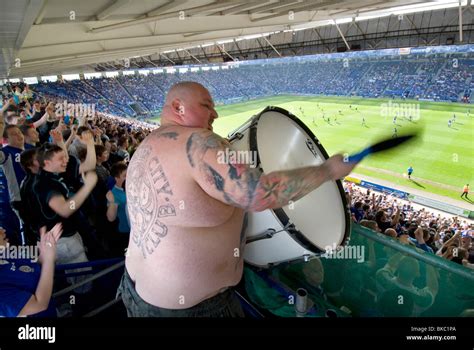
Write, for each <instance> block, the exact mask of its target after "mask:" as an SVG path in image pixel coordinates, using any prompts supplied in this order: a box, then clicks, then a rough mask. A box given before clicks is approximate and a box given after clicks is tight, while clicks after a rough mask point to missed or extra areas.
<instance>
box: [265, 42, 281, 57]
mask: <svg viewBox="0 0 474 350" xmlns="http://www.w3.org/2000/svg"><path fill="white" fill-rule="evenodd" d="M262 38H263V40H265V41H266V42H267V43H268V45H270V46H271V47H272V49H273V51H275V52H276V53H277V55H278V56H280V57H281V53H279V52H278V50H277V49H275V46H273V45H272V43H271V42H270V41H269V40H268V39H267V38H265V37H262Z"/></svg>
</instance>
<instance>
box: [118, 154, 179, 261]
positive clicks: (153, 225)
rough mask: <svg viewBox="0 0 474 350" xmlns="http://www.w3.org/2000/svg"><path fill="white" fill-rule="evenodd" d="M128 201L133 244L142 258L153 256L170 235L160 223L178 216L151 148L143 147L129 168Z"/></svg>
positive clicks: (168, 185) (165, 180) (171, 193)
mask: <svg viewBox="0 0 474 350" xmlns="http://www.w3.org/2000/svg"><path fill="white" fill-rule="evenodd" d="M128 177H129V181H127V202H128V210H129V215H130V223H131V226H132V242H133V243H135V244H136V245H137V246H138V247H139V248H140V249H141V251H142V254H143V257H144V258H146V257H147V255H150V254H152V253H153V252H154V251H155V249H156V248H157V247H158V245H159V244H160V242H161V240H162V239H163V238H164V237H165V236H166V235H167V233H168V227H167V226H166V225H165V224H164V223H163V222H162V221H161V220H160V219H161V218H164V217H167V216H176V209H175V208H174V206H173V205H172V204H171V203H170V199H171V197H172V196H173V190H172V189H171V187H170V184H169V181H168V178H167V177H166V174H165V172H164V171H163V166H162V165H161V164H160V161H159V159H158V157H157V156H153V155H152V150H151V147H150V146H148V145H142V147H140V148H139V149H138V150H137V152H136V153H135V155H134V157H133V158H132V161H131V163H130V166H129V176H128Z"/></svg>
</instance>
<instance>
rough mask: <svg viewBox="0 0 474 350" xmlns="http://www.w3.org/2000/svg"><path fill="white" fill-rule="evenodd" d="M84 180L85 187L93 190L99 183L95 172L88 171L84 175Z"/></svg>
mask: <svg viewBox="0 0 474 350" xmlns="http://www.w3.org/2000/svg"><path fill="white" fill-rule="evenodd" d="M82 180H83V181H84V185H85V186H90V187H91V188H93V187H94V186H95V184H96V183H97V173H96V172H95V170H92V171H88V172H86V173H85V174H82Z"/></svg>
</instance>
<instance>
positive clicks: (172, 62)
mask: <svg viewBox="0 0 474 350" xmlns="http://www.w3.org/2000/svg"><path fill="white" fill-rule="evenodd" d="M159 54H160V55H161V56H163V57H164V58H166V59H167V60H168V61H170V62H171V64H175V63H174V61H173V60H172V59H170V58H168V56H166V55H165V54H164V53H161V52H160V53H159Z"/></svg>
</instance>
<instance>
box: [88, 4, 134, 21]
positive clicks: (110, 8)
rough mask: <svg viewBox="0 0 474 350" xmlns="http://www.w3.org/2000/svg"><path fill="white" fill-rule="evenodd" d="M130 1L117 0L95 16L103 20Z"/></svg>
mask: <svg viewBox="0 0 474 350" xmlns="http://www.w3.org/2000/svg"><path fill="white" fill-rule="evenodd" d="M129 3H130V0H115V1H114V2H113V3H112V4H110V5H109V6H107V7H106V8H105V9H103V10H102V11H100V12H99V13H98V14H96V15H95V16H94V17H95V18H96V19H97V20H98V21H102V20H104V19H106V18H107V17H109V16H110V15H111V14H112V13H114V12H115V11H117V10H118V9H119V8H121V7H122V6H125V5H128V4H129Z"/></svg>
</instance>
